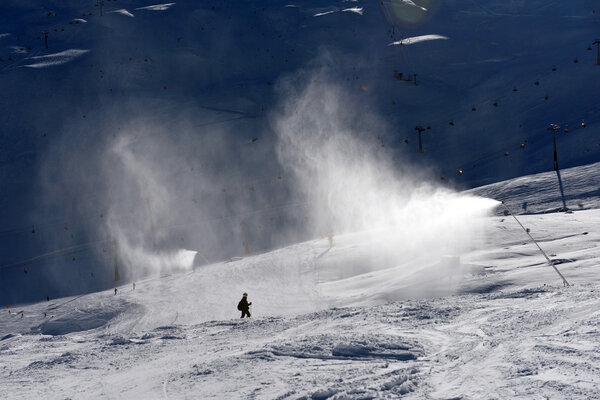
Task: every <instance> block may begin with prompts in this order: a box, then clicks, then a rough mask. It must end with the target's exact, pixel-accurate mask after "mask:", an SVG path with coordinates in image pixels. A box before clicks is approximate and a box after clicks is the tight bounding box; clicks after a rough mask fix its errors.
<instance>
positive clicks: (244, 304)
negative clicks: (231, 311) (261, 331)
mask: <svg viewBox="0 0 600 400" xmlns="http://www.w3.org/2000/svg"><path fill="white" fill-rule="evenodd" d="M251 305H252V302H250V303H248V293H244V296H243V297H242V299H241V300H240V302H239V303H238V310H240V311H241V312H242V316H241V317H240V318H244V316H246V315H247V316H248V318H250V309H249V308H250V306H251Z"/></svg>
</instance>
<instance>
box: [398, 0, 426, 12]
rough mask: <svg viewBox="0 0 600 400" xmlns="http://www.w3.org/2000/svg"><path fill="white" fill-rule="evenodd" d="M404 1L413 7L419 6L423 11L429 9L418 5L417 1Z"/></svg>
mask: <svg viewBox="0 0 600 400" xmlns="http://www.w3.org/2000/svg"><path fill="white" fill-rule="evenodd" d="M402 2H403V3H404V4H406V5H407V6H413V7H417V8H419V9H421V10H423V11H427V9H426V8H425V7H421V6H419V5H417V4H415V2H414V1H412V0H402Z"/></svg>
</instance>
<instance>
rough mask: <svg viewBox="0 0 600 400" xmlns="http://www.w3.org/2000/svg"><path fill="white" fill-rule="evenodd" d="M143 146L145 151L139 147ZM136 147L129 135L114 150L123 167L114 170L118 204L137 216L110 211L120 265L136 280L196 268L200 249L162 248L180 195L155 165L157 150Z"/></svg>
mask: <svg viewBox="0 0 600 400" xmlns="http://www.w3.org/2000/svg"><path fill="white" fill-rule="evenodd" d="M137 148H138V149H139V148H140V146H139V144H138V146H137ZM135 149H136V143H135V140H134V139H133V138H132V137H131V136H127V135H126V136H121V137H119V138H118V140H117V141H116V142H115V144H114V145H113V146H112V148H111V149H110V150H111V151H112V153H113V155H114V156H115V157H116V159H117V160H118V162H119V163H118V165H119V166H120V167H121V170H120V171H111V172H110V175H109V176H111V178H110V180H111V187H112V189H113V190H115V189H116V190H117V193H118V195H119V198H118V199H115V200H116V201H117V202H119V203H120V204H121V205H124V204H127V205H129V207H130V208H129V210H130V214H134V217H133V218H126V219H125V220H124V217H123V213H124V212H125V210H124V209H123V207H121V206H115V205H113V207H111V208H110V209H109V210H108V215H107V218H106V223H107V228H108V232H109V234H110V236H111V237H112V238H113V246H115V249H113V251H116V253H117V257H118V261H117V263H118V262H121V263H123V264H124V265H125V266H126V267H127V268H128V269H130V271H131V278H132V279H136V278H140V277H142V276H146V275H148V274H155V273H161V274H162V273H171V272H176V271H185V270H191V269H192V267H193V262H194V256H195V254H196V252H195V251H189V250H184V249H173V248H170V247H168V248H166V249H165V248H163V247H161V246H159V244H158V243H160V242H161V241H163V240H164V239H165V238H166V236H167V232H168V229H164V228H163V226H164V224H168V223H169V222H168V221H172V219H171V218H169V214H170V213H171V212H173V210H174V209H177V206H176V202H175V201H174V196H176V193H172V192H170V191H169V190H168V189H167V186H166V185H165V182H164V180H163V179H165V177H164V176H163V175H162V174H161V172H160V167H161V166H160V164H159V163H156V162H155V160H156V159H155V158H154V157H156V156H157V154H154V153H153V152H152V155H151V156H150V157H148V156H144V155H143V153H140V152H136V151H135ZM119 203H117V204H119ZM136 212H137V213H136ZM157 224H158V225H157ZM184 240H185V239H184ZM183 244H184V243H182V245H183Z"/></svg>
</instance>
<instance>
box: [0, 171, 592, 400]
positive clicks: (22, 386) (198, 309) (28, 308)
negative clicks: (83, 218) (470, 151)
mask: <svg viewBox="0 0 600 400" xmlns="http://www.w3.org/2000/svg"><path fill="white" fill-rule="evenodd" d="M597 168H598V165H597V164H596V165H591V166H587V167H581V168H574V169H571V170H568V171H565V172H564V177H565V181H567V177H568V180H569V181H570V184H571V187H587V188H588V189H590V190H587V191H584V192H582V193H579V196H578V195H576V194H573V193H572V195H571V196H570V198H569V204H574V205H577V204H585V205H586V206H585V207H583V208H581V209H579V208H580V207H572V208H577V210H576V211H574V212H573V213H556V212H554V213H545V214H544V213H531V214H522V215H519V216H518V218H519V221H521V223H523V225H524V226H525V227H527V228H528V229H529V230H530V233H531V235H532V236H533V237H534V238H535V239H537V240H538V242H539V244H540V246H541V247H542V248H543V249H544V250H545V251H546V253H547V254H548V256H549V257H550V258H551V259H552V260H553V261H554V262H555V265H556V266H557V267H558V268H559V269H560V271H561V272H562V273H563V274H564V276H565V278H566V279H567V280H568V282H569V283H570V284H571V286H568V287H563V284H562V281H561V279H560V278H559V277H558V275H557V274H556V273H555V272H554V271H553V269H552V268H551V267H550V266H549V265H547V264H546V263H545V259H544V257H543V256H542V254H541V253H540V252H539V251H538V249H537V248H536V247H535V245H534V244H532V243H531V242H529V240H528V238H527V236H526V234H525V232H523V230H522V229H521V228H520V227H519V225H518V224H517V223H516V221H514V219H512V217H510V216H503V215H497V216H489V217H487V218H485V229H484V231H483V232H482V234H481V236H480V237H479V238H478V239H477V240H475V242H474V243H473V246H471V248H470V250H468V251H465V252H463V253H461V254H458V255H457V254H453V255H444V256H442V257H440V258H439V259H437V260H433V261H432V260H431V259H430V258H427V257H411V258H407V259H401V258H398V259H396V261H395V262H394V261H393V260H390V259H389V258H386V257H374V256H373V254H374V253H373V249H378V246H380V244H378V242H377V238H378V236H377V235H376V234H373V233H372V232H362V233H361V232H359V233H353V234H347V235H341V236H335V237H334V238H333V247H331V248H330V245H329V241H328V239H327V238H323V239H317V240H313V241H308V242H304V243H299V244H296V245H292V246H288V247H285V248H282V249H279V250H276V251H272V252H268V253H265V254H257V255H254V256H249V257H246V258H242V259H237V258H236V259H232V260H227V261H225V262H222V263H216V264H212V265H205V266H197V267H195V269H194V270H189V271H187V272H182V273H179V274H171V275H165V276H161V277H155V278H152V279H147V280H144V281H139V282H136V287H135V289H134V288H133V285H127V286H122V287H118V288H117V289H118V292H117V294H114V291H105V292H99V293H93V294H88V295H84V296H79V297H73V298H62V299H51V300H50V301H47V302H42V303H37V304H30V305H23V306H15V305H13V306H12V307H11V308H9V309H6V310H5V311H4V312H3V314H0V389H1V391H2V393H3V396H4V398H10V399H20V398H23V399H25V398H52V399H54V398H56V399H63V398H139V399H142V398H144V399H146V398H173V399H175V398H219V399H223V398H227V399H238V398H239V399H248V398H256V399H275V398H278V399H283V398H290V399H299V398H305V399H326V398H332V399H367V398H398V397H404V398H434V399H450V398H462V399H482V398H523V399H537V398H542V399H545V398H551V399H557V398H572V399H590V398H598V388H599V387H600V356H599V354H600V353H599V350H600V328H599V327H600V281H599V280H598V272H597V271H598V267H599V266H598V261H599V260H600V248H599V247H598V242H599V241H600V232H599V231H598V229H597V227H598V226H599V225H600V209H599V208H598V207H597V206H595V205H594V203H595V202H596V204H597V201H598V191H597V189H595V188H596V187H597V184H598V181H597V179H596V177H595V175H594V174H593V173H590V170H593V169H597ZM552 176H553V173H546V174H542V175H536V176H531V177H522V178H518V179H517V180H513V181H508V182H501V183H498V184H495V185H490V186H487V187H482V188H478V189H476V192H478V193H477V194H478V195H482V196H485V195H490V194H492V193H494V195H495V196H496V197H502V196H504V197H505V198H510V199H511V201H512V202H513V203H515V204H517V203H522V202H524V201H529V202H531V201H532V200H531V199H530V196H531V195H532V194H533V193H544V194H545V195H544V196H541V197H540V201H539V203H538V204H537V206H538V207H542V208H544V207H545V208H547V209H550V208H552V207H553V204H555V203H557V201H558V197H557V196H556V195H555V196H552V195H551V193H552V192H551V191H550V190H549V189H548V187H549V186H548V185H549V184H550V183H552V181H551V178H552ZM523 185H526V186H527V187H528V190H527V191H522V190H521V189H520V188H522V187H523ZM565 186H566V187H567V185H566V184H565ZM554 192H555V194H558V190H555V191H554ZM544 204H546V205H544ZM519 211H522V210H519ZM384 237H386V236H385V235H382V236H379V238H380V239H381V240H382V241H383V240H384V239H383V238H384ZM398 246H400V247H401V246H402V244H401V243H399V244H398ZM243 291H248V292H249V297H250V301H252V302H253V310H252V312H253V317H252V318H251V319H249V320H240V319H239V318H238V311H237V310H236V309H235V305H236V303H237V301H238V300H239V298H240V295H241V293H242V292H243ZM9 311H10V313H9Z"/></svg>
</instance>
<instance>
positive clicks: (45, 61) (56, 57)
mask: <svg viewBox="0 0 600 400" xmlns="http://www.w3.org/2000/svg"><path fill="white" fill-rule="evenodd" d="M88 51H89V50H80V49H71V50H65V51H61V52H60V53H54V54H47V55H45V56H35V57H30V58H28V60H36V61H35V63H34V64H28V65H25V66H26V67H30V68H45V67H52V66H55V65H62V64H65V63H68V62H69V61H72V60H74V59H76V58H78V57H80V56H82V55H83V54H85V53H87V52H88Z"/></svg>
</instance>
